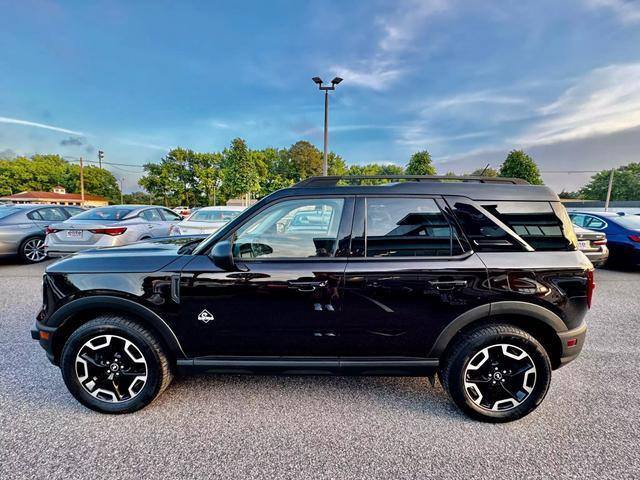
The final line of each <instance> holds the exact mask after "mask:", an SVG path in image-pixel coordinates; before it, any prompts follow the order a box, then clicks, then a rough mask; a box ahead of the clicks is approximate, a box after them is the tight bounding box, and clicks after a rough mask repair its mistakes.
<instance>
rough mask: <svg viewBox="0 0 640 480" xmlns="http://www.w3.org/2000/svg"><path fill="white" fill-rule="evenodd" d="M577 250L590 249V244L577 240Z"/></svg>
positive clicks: (587, 241)
mask: <svg viewBox="0 0 640 480" xmlns="http://www.w3.org/2000/svg"><path fill="white" fill-rule="evenodd" d="M578 248H579V249H580V250H585V249H588V248H591V242H590V241H589V240H579V241H578Z"/></svg>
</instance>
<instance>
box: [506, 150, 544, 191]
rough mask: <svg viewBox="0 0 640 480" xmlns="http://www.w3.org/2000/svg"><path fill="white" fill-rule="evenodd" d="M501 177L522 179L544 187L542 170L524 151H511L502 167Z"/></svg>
mask: <svg viewBox="0 0 640 480" xmlns="http://www.w3.org/2000/svg"><path fill="white" fill-rule="evenodd" d="M498 176H499V177H510V178H521V179H523V180H526V181H527V182H529V183H530V184H532V185H542V184H543V183H544V182H543V181H542V178H541V177H540V170H538V166H537V165H536V162H534V161H533V159H532V158H531V157H530V156H529V155H527V154H526V153H524V151H523V150H511V151H510V152H509V155H507V158H506V159H505V161H504V163H503V164H502V165H501V166H500V171H499V172H498Z"/></svg>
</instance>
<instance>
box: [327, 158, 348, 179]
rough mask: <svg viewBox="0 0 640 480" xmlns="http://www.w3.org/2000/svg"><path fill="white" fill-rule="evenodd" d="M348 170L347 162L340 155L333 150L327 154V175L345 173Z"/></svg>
mask: <svg viewBox="0 0 640 480" xmlns="http://www.w3.org/2000/svg"><path fill="white" fill-rule="evenodd" d="M347 172H348V168H347V164H346V162H345V161H344V160H343V159H342V157H341V156H340V155H336V154H335V153H333V152H329V153H328V154H327V173H328V174H329V175H340V176H342V175H346V174H347Z"/></svg>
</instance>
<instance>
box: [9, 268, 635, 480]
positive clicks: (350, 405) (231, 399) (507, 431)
mask: <svg viewBox="0 0 640 480" xmlns="http://www.w3.org/2000/svg"><path fill="white" fill-rule="evenodd" d="M43 269H44V265H42V264H40V265H31V266H24V265H19V264H15V263H11V262H4V263H0V307H1V308H0V478H2V479H14V478H16V479H18V478H47V479H57V478H65V479H69V478H92V479H102V478H110V479H112V478H121V479H124V478H145V479H151V478H164V479H170V478H171V479H172V478H259V479H266V478H301V479H316V478H334V479H350V478H354V479H355V478H367V479H372V478H381V479H399V478H416V479H427V478H439V479H449V478H451V479H460V478H580V479H585V478H599V479H608V478H611V479H625V478H640V447H639V446H638V443H639V440H640V381H639V377H640V347H639V345H640V328H639V327H640V271H635V272H621V271H610V270H598V271H597V274H596V281H597V290H596V296H595V301H594V307H593V309H592V310H591V312H590V313H589V316H588V324H589V329H590V330H589V333H588V338H587V342H586V345H585V347H584V350H583V352H582V355H581V356H580V357H579V358H578V360H576V361H575V362H574V363H572V364H570V365H569V366H567V367H564V368H562V369H560V370H558V371H555V372H554V374H553V379H552V382H551V389H550V392H549V394H548V395H547V398H546V399H545V401H544V402H543V404H542V405H541V406H540V407H539V408H538V409H537V410H536V411H535V412H533V413H532V414H531V415H529V416H528V417H526V418H524V419H522V420H520V421H518V422H515V423H510V424H503V425H491V424H484V423H479V422H475V421H472V420H469V419H467V418H466V417H465V416H463V415H462V414H461V413H459V411H458V410H457V409H456V408H455V407H454V406H453V404H452V403H450V402H449V400H448V399H447V396H446V395H445V393H444V391H443V390H442V388H441V387H440V386H439V385H437V386H436V387H435V388H432V387H430V386H429V384H428V382H427V381H426V379H422V378H392V377H312V376H300V377H271V376H267V377H258V376H220V375H205V376H193V377H186V378H179V379H178V380H177V381H175V382H174V383H173V384H172V386H171V387H169V389H168V390H167V391H166V392H165V393H164V394H163V395H162V396H161V397H160V398H159V399H158V400H157V401H156V402H154V403H153V404H152V405H151V406H149V407H147V408H146V409H144V410H142V411H140V412H137V413H134V414H130V415H122V416H107V415H101V414H98V413H95V412H92V411H90V410H87V409H85V408H84V407H82V406H81V405H80V404H79V403H77V402H76V401H75V400H74V399H73V397H72V396H71V395H70V394H69V393H68V392H67V390H66V388H65V386H64V383H63V381H62V378H61V376H60V372H59V370H58V369H57V368H56V367H54V366H52V365H51V364H49V362H48V361H47V359H46V358H45V354H44V352H43V351H42V350H41V348H40V347H39V345H38V344H37V343H36V342H34V341H32V340H31V338H30V334H29V328H30V326H31V324H32V322H33V320H34V316H35V314H36V312H37V310H38V307H39V305H40V301H41V291H40V285H41V277H42V271H43Z"/></svg>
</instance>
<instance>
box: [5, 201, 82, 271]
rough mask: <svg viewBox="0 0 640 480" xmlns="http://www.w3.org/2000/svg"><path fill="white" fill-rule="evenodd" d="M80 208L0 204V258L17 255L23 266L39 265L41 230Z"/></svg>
mask: <svg viewBox="0 0 640 480" xmlns="http://www.w3.org/2000/svg"><path fill="white" fill-rule="evenodd" d="M83 211H84V209H83V208H80V207H74V206H66V205H41V204H21V205H13V204H4V205H0V257H9V256H16V255H17V256H18V257H20V259H21V260H22V261H23V262H25V263H36V262H41V261H42V260H44V259H45V258H47V255H46V252H45V251H44V239H45V231H46V229H47V227H48V226H49V225H50V224H52V223H55V222H63V221H65V220H67V219H69V218H71V217H72V216H74V215H77V214H78V213H81V212H83Z"/></svg>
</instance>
